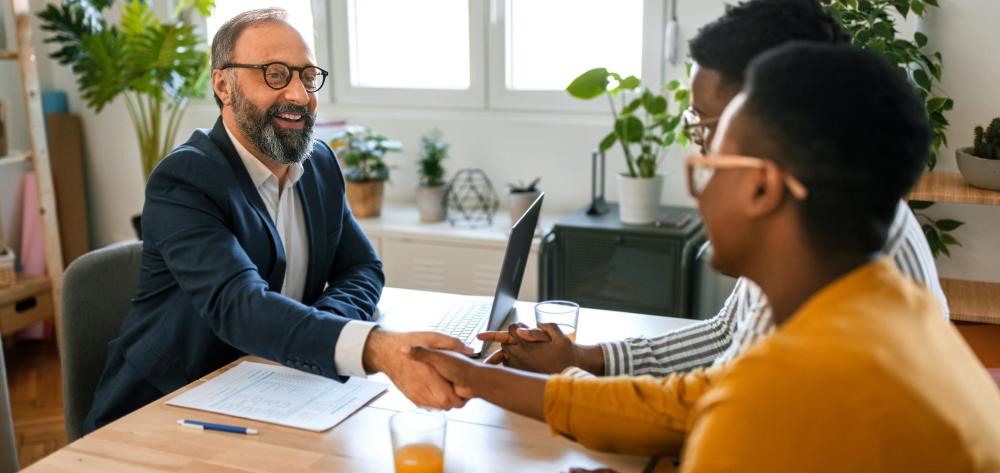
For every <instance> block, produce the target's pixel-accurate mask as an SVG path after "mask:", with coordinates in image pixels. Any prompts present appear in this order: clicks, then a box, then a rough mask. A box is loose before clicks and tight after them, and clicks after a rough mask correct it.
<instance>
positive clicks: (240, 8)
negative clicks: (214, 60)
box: [205, 0, 316, 54]
mask: <svg viewBox="0 0 1000 473" xmlns="http://www.w3.org/2000/svg"><path fill="white" fill-rule="evenodd" d="M268 7H281V8H284V9H285V10H288V22H289V23H291V24H292V26H294V27H295V29H297V30H299V33H301V34H302V37H303V38H304V39H305V40H306V44H308V45H309V49H311V50H312V51H313V54H316V34H315V33H314V29H313V12H312V5H311V2H310V0H285V1H283V2H280V3H279V2H275V1H274V0H216V2H215V9H214V10H212V15H211V16H209V17H208V18H206V19H205V27H206V33H207V35H206V37H207V38H208V39H209V42H210V43H211V40H212V38H214V37H215V33H216V32H217V31H219V28H220V27H222V25H223V24H224V23H225V22H227V21H229V20H230V19H231V18H232V17H234V16H236V15H239V14H240V13H243V12H245V11H248V10H253V9H257V8H268Z"/></svg>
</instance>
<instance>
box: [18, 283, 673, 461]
mask: <svg viewBox="0 0 1000 473" xmlns="http://www.w3.org/2000/svg"><path fill="white" fill-rule="evenodd" d="M442 298H447V296H443V295H441V294H437V293H430V292H422V291H410V290H405V289H386V291H385V294H384V295H383V299H382V302H380V304H379V307H380V309H381V310H384V314H383V316H382V317H381V321H380V322H381V323H382V324H383V325H385V326H387V327H390V328H402V327H411V326H413V325H414V323H415V320H416V319H420V318H421V317H419V316H412V314H414V313H418V312H419V311H420V308H423V307H433V306H435V305H437V304H440V302H441V300H442ZM517 320H521V321H526V322H527V321H533V320H534V315H533V312H532V304H530V303H520V302H519V303H518V305H517ZM692 322H693V321H691V320H685V319H674V318H669V317H656V316H646V315H637V314H625V313H616V312H610V311H603V310H592V309H582V310H581V311H580V324H579V329H578V331H577V337H578V339H579V340H580V341H581V342H584V343H592V342H596V341H601V340H611V339H616V338H621V337H625V336H629V335H643V334H656V333H662V332H664V331H667V330H670V329H673V328H677V327H682V326H684V325H688V324H690V323H692ZM247 359H252V360H256V361H260V360H259V359H255V358H252V357H248V358H247ZM236 363H238V362H236ZM233 365H235V363H233V364H231V365H229V366H227V367H225V368H222V369H220V370H218V371H216V372H215V373H212V374H210V375H208V376H206V377H205V378H203V379H202V380H199V381H196V382H194V383H191V384H190V385H188V386H185V387H183V388H181V389H179V390H178V391H177V392H174V393H172V394H170V395H169V396H166V397H165V398H163V399H160V400H158V401H156V402H154V403H152V404H150V405H148V406H146V407H143V408H142V409H139V410H138V411H136V412H133V413H132V414H129V415H128V416H125V417H123V418H121V419H119V420H118V421H116V422H114V423H112V424H110V425H108V426H105V427H104V428H102V429H100V430H98V431H96V432H93V433H91V434H90V435H87V436H86V437H84V438H82V439H79V440H77V441H76V442H73V443H72V444H70V445H68V446H66V447H65V448H63V449H61V450H59V451H57V452H56V453H53V454H52V455H50V456H48V457H46V458H44V459H43V460H41V461H39V462H37V463H35V464H33V465H32V466H30V467H29V468H27V469H26V470H25V471H27V472H29V473H41V472H80V473H86V472H101V473H104V472H118V471H122V472H124V471H128V472H135V471H138V472H154V471H155V472H164V471H176V472H192V473H193V472H209V471H211V472H219V471H225V472H274V473H291V472H298V471H306V472H315V471H337V472H387V473H388V472H392V471H393V463H392V449H391V447H390V442H389V428H388V425H389V417H390V416H392V414H393V413H395V412H397V411H400V410H406V409H412V408H413V407H414V406H413V404H412V403H411V402H410V401H408V400H407V399H406V398H405V397H403V395H402V394H401V393H400V392H399V391H398V390H397V389H396V388H395V387H390V389H389V391H388V392H387V393H386V394H384V395H382V396H381V397H379V398H378V399H376V400H375V401H373V402H372V403H370V404H369V405H367V406H366V407H364V408H362V409H361V410H359V411H358V412H356V413H355V414H354V415H352V416H351V417H349V418H348V419H347V420H345V421H344V422H343V423H341V424H340V425H338V426H336V427H334V428H333V429H331V430H328V431H326V432H320V433H315V432H308V431H304V430H297V429H292V428H287V427H280V426H276V425H271V424H265V423H262V422H255V421H250V420H245V419H237V418H233V417H229V416H225V415H220V414H211V413H207V412H197V413H194V412H193V411H191V410H188V409H183V408H179V407H173V406H167V405H166V404H165V403H164V402H165V401H166V400H167V399H169V398H172V397H173V396H175V395H177V394H179V393H181V392H183V391H186V390H188V389H191V388H192V387H194V386H197V385H199V384H201V383H203V382H204V381H205V380H206V379H210V378H212V377H214V376H216V375H218V374H219V373H221V372H223V371H225V370H226V369H228V368H229V367H230V366H233ZM372 378H373V379H376V380H380V381H385V382H388V378H386V377H385V376H384V375H376V376H373V377H372ZM447 416H448V419H449V422H448V436H447V445H446V447H445V454H446V459H445V465H446V471H449V472H535V471H538V472H543V471H544V472H556V471H566V470H568V468H569V467H571V466H582V467H597V466H600V465H606V466H610V467H613V468H615V469H617V470H619V471H621V472H623V473H624V472H638V471H641V470H642V469H643V468H644V466H645V465H646V464H647V463H648V459H646V458H643V457H630V456H623V455H611V454H604V453H598V452H594V451H591V450H587V449H585V448H583V447H581V446H580V445H577V444H575V443H573V442H571V441H569V440H567V439H565V438H562V437H558V436H554V435H552V434H551V433H550V431H549V428H548V427H547V426H546V425H545V424H542V423H540V422H536V421H534V420H531V419H528V418H526V417H522V416H519V415H516V414H511V413H509V412H506V411H503V410H502V409H499V408H497V407H495V406H492V405H490V404H487V403H486V402H483V401H480V400H473V401H470V402H469V403H468V405H466V406H465V407H464V408H462V409H456V410H453V411H450V412H448V413H447ZM186 417H196V418H198V419H199V420H206V421H210V422H213V421H214V422H222V423H229V424H237V425H244V426H249V427H254V428H257V429H259V430H260V435H257V436H244V435H233V434H225V433H220V432H203V431H192V430H190V429H184V428H182V427H179V426H177V424H176V421H177V419H181V418H186ZM659 466H660V467H661V468H660V469H657V471H669V470H670V469H669V468H668V469H667V470H663V469H662V467H664V466H666V465H659Z"/></svg>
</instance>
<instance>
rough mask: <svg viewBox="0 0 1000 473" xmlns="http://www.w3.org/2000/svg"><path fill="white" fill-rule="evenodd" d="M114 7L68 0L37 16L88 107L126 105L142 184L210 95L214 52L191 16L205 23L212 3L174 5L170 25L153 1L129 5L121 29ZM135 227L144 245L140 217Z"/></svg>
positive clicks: (197, 0)
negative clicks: (108, 12)
mask: <svg viewBox="0 0 1000 473" xmlns="http://www.w3.org/2000/svg"><path fill="white" fill-rule="evenodd" d="M113 3H114V2H112V1H107V0H104V1H97V0H63V1H62V3H60V4H49V5H47V6H46V7H45V9H44V10H42V11H41V12H40V13H38V17H39V19H41V28H42V30H44V31H47V32H48V33H49V35H48V37H46V38H45V42H46V43H54V44H55V45H56V46H57V47H58V48H59V49H58V50H56V52H54V53H52V55H51V57H52V58H53V59H55V60H56V61H58V62H59V63H60V64H62V65H64V66H69V67H70V70H72V71H73V73H74V74H75V75H76V83H77V86H78V87H79V89H80V98H82V99H83V101H84V102H85V103H86V104H87V105H88V106H89V107H91V108H93V109H94V110H95V111H96V112H98V113H100V111H101V110H102V109H104V107H105V106H106V105H107V104H108V103H110V102H111V101H113V100H114V99H115V98H117V97H119V96H122V97H124V98H125V106H126V110H128V114H129V118H130V119H131V120H132V125H133V127H134V129H135V134H136V137H137V138H138V141H139V158H140V161H141V162H142V174H143V179H144V180H145V179H149V175H150V173H152V172H153V168H155V167H156V165H157V164H159V162H160V161H161V160H162V159H163V158H164V157H165V156H166V155H167V153H169V152H170V150H171V149H172V148H173V146H174V140H175V139H176V137H177V131H178V127H179V126H180V122H181V118H182V117H183V115H184V110H185V109H186V108H187V102H188V99H189V98H192V97H195V98H202V97H204V96H205V91H206V90H208V82H209V76H210V67H209V61H208V60H209V53H208V51H207V50H206V46H207V44H206V42H205V39H204V38H202V37H201V35H199V34H198V33H197V30H196V23H197V22H196V21H194V20H193V19H192V16H193V13H194V12H195V11H197V12H199V13H200V14H201V15H202V16H208V14H209V13H210V12H211V9H212V7H213V5H214V3H215V2H214V0H185V1H181V2H176V4H177V7H176V8H175V9H174V13H173V15H172V18H170V20H169V21H165V22H161V21H160V20H159V19H157V18H156V16H155V15H154V14H153V9H152V8H153V7H152V4H151V2H141V1H127V2H124V6H123V8H122V14H121V20H120V22H119V25H117V26H116V25H113V24H112V25H109V24H108V23H107V22H105V20H104V17H103V14H104V10H105V9H107V8H108V7H110V6H111V5H112V4H113ZM132 225H133V226H134V227H135V230H136V234H137V236H138V237H139V238H142V233H141V230H140V228H141V227H140V222H139V216H138V215H136V216H134V217H133V218H132Z"/></svg>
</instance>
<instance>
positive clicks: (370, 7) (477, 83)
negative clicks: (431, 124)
mask: <svg viewBox="0 0 1000 473" xmlns="http://www.w3.org/2000/svg"><path fill="white" fill-rule="evenodd" d="M332 8H333V20H334V22H333V25H332V29H333V38H332V41H333V51H334V70H333V72H334V94H335V97H336V100H337V101H338V102H341V103H363V104H388V105H421V106H458V107H482V106H483V104H484V99H485V97H484V90H485V88H484V87H483V70H482V69H483V66H482V64H483V58H482V54H472V50H473V49H472V48H473V47H474V45H477V44H478V45H482V44H484V43H483V41H484V40H483V37H484V32H483V29H484V27H483V15H484V10H483V0H434V1H432V2H428V1H414V0H336V1H335V2H333V5H332ZM480 50H481V49H480Z"/></svg>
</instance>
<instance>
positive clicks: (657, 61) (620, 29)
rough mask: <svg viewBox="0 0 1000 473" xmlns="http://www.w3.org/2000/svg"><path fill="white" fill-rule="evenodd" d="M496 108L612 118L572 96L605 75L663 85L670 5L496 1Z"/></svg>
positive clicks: (625, 0) (600, 104)
mask: <svg viewBox="0 0 1000 473" xmlns="http://www.w3.org/2000/svg"><path fill="white" fill-rule="evenodd" d="M492 2H493V4H492V8H493V10H492V11H491V14H490V20H491V21H490V44H489V56H490V68H489V83H490V87H489V96H490V97H489V98H490V101H489V103H490V107H492V108H507V109H548V110H563V111H574V110H577V111H591V110H599V111H606V110H607V103H606V102H604V101H600V100H594V101H579V100H576V99H573V98H572V97H570V96H569V95H568V94H566V92H565V88H566V86H567V85H569V83H570V82H571V81H572V80H573V79H574V78H575V77H576V76H578V75H580V73H582V72H584V71H587V70H589V69H593V68H595V67H606V68H607V69H608V70H611V71H614V72H618V73H620V74H622V75H623V76H627V75H634V76H636V77H640V78H644V79H645V80H644V82H647V83H658V82H657V81H658V80H659V78H660V77H662V74H661V71H660V68H661V67H662V64H663V61H662V60H661V58H660V55H661V51H662V50H663V49H662V42H663V41H662V37H661V38H660V39H659V40H657V39H656V38H655V37H656V36H657V34H662V27H663V25H662V23H663V5H662V4H663V2H662V1H657V0H613V1H612V0H492Z"/></svg>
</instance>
